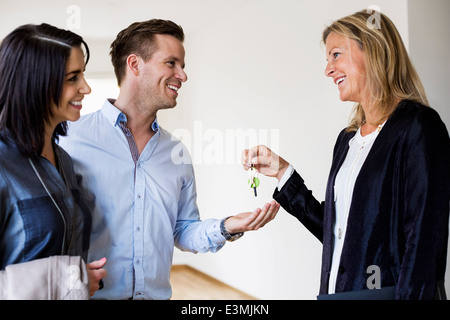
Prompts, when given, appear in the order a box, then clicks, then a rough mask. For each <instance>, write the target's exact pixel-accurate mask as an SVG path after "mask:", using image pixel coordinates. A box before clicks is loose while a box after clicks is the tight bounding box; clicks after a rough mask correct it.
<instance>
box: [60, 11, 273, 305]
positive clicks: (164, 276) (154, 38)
mask: <svg viewBox="0 0 450 320" xmlns="http://www.w3.org/2000/svg"><path fill="white" fill-rule="evenodd" d="M183 40H184V34H183V30H182V29H181V27H180V26H178V25H176V24H174V23H173V22H171V21H165V20H156V19H153V20H149V21H145V22H139V23H134V24H132V25H130V26H129V27H128V28H126V29H125V30H123V31H121V32H120V33H119V34H118V36H117V38H116V40H115V41H114V42H113V44H112V45H111V58H112V63H113V66H114V71H115V73H116V77H117V80H118V83H119V86H120V93H119V96H118V98H117V100H113V99H108V100H106V101H105V103H104V105H103V107H102V108H101V110H99V111H97V112H94V113H91V114H89V115H86V116H83V117H82V118H81V119H80V120H79V121H77V122H74V123H70V126H69V130H68V136H67V137H64V138H61V141H60V145H61V146H62V147H63V148H64V149H65V150H66V151H67V152H68V153H69V154H70V155H71V157H72V158H73V160H74V166H75V170H76V171H77V173H79V174H81V175H82V176H83V182H84V187H85V188H86V189H87V190H89V191H90V192H91V193H92V195H91V197H90V198H91V200H92V203H91V206H92V209H93V228H92V235H91V246H90V251H89V260H98V259H100V258H103V257H106V258H107V259H108V264H107V266H106V267H105V269H107V271H108V277H107V278H105V279H104V288H103V290H101V291H97V293H96V294H95V296H94V298H106V299H169V298H170V297H171V287H170V282H169V276H170V269H171V266H172V256H173V249H174V246H177V247H178V248H179V249H181V250H184V251H192V252H208V251H210V252H216V251H218V250H219V249H220V248H222V247H223V245H224V244H225V242H226V240H230V241H232V240H235V239H237V238H238V237H240V236H241V235H242V234H243V232H246V231H250V230H257V229H258V228H260V227H262V226H264V225H265V224H266V223H267V222H269V221H270V220H272V219H273V218H274V217H275V215H276V213H277V212H278V209H279V205H278V204H277V203H275V202H274V201H272V202H271V203H267V204H266V205H264V207H263V208H262V209H259V208H258V209H256V210H255V211H253V212H246V213H241V214H238V215H236V216H232V217H229V218H225V219H220V220H217V219H208V220H205V221H201V220H200V216H199V212H198V208H197V205H196V196H197V195H196V188H195V178H194V172H193V167H192V165H191V161H189V159H190V158H189V154H188V153H187V151H186V150H185V149H184V148H183V149H182V150H181V152H183V153H184V154H183V155H180V154H179V153H178V150H179V149H180V148H179V146H180V143H181V142H180V141H178V140H176V139H175V138H174V137H173V136H172V135H171V134H170V133H169V132H167V131H166V130H164V129H163V128H161V127H160V126H159V125H158V122H157V118H156V114H157V111H158V110H161V109H168V108H173V107H175V105H176V98H177V96H178V90H179V89H180V88H181V85H182V83H184V82H185V81H186V80H187V76H186V73H185V72H184V55H185V53H184V47H183V44H182V42H183ZM174 148H177V149H176V150H177V153H178V154H177V156H180V157H182V159H183V160H184V161H183V162H182V163H181V164H180V161H179V159H172V158H171V157H172V153H173V152H172V150H173V149H174ZM173 160H176V161H173ZM186 160H187V161H186Z"/></svg>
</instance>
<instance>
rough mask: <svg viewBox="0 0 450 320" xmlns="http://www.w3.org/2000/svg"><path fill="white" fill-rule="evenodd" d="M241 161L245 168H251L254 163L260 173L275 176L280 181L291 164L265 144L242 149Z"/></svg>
mask: <svg viewBox="0 0 450 320" xmlns="http://www.w3.org/2000/svg"><path fill="white" fill-rule="evenodd" d="M241 162H242V166H243V167H244V170H248V169H250V168H251V166H252V165H253V166H254V167H255V169H256V170H258V172H259V173H261V174H263V175H265V176H268V177H275V178H277V179H278V181H280V179H281V178H282V177H283V174H284V173H285V172H286V169H287V168H288V166H289V163H288V162H287V161H286V160H284V159H283V158H281V157H280V156H279V155H277V154H276V153H275V152H273V151H272V150H270V149H269V148H268V147H266V146H263V145H259V146H256V147H254V148H251V149H245V150H244V151H242V156H241Z"/></svg>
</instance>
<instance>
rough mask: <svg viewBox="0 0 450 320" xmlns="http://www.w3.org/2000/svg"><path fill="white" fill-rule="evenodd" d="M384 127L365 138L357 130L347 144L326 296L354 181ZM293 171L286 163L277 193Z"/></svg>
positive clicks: (335, 270)
mask: <svg viewBox="0 0 450 320" xmlns="http://www.w3.org/2000/svg"><path fill="white" fill-rule="evenodd" d="M383 125H384V123H383V124H382V125H380V126H379V127H378V128H377V130H375V131H374V132H372V133H371V134H368V135H366V136H364V137H363V136H361V128H359V129H358V131H357V132H356V134H355V136H354V137H353V138H352V139H351V140H350V141H349V147H350V148H349V150H348V152H347V156H346V157H345V160H344V162H343V164H342V166H341V168H340V169H339V172H338V174H337V176H336V180H335V184H334V201H335V207H336V221H335V225H334V249H333V259H332V264H331V273H330V281H329V284H328V293H329V294H332V293H334V292H335V288H336V279H337V274H338V269H339V261H340V257H341V253H342V248H343V246H344V239H345V231H346V229H347V218H348V213H349V210H350V204H351V202H352V195H353V188H354V186H355V181H356V178H357V177H358V174H359V171H360V170H361V167H362V166H363V164H364V161H365V160H366V158H367V155H368V154H369V151H370V149H371V148H372V145H373V143H374V141H375V139H376V138H377V136H378V134H379V132H380V130H381V128H382V127H383ZM293 172H294V167H293V166H292V165H291V164H289V167H288V168H287V169H286V172H285V173H284V175H283V177H282V178H281V180H280V182H279V183H278V190H281V188H282V187H283V185H284V184H285V183H286V181H287V180H288V179H289V178H290V176H291V175H292V173H293Z"/></svg>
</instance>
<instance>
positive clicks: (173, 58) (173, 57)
mask: <svg viewBox="0 0 450 320" xmlns="http://www.w3.org/2000/svg"><path fill="white" fill-rule="evenodd" d="M166 60H174V61H177V62H180V59H178V58H177V57H175V56H170V57H168V58H167V59H166ZM185 66H186V64H185V63H183V65H182V66H181V68H183V69H184V67H185Z"/></svg>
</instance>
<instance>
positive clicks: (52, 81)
mask: <svg viewBox="0 0 450 320" xmlns="http://www.w3.org/2000/svg"><path fill="white" fill-rule="evenodd" d="M81 45H83V46H84V49H85V56H86V63H87V62H88V60H89V48H88V46H87V44H86V43H85V42H84V40H83V38H82V37H80V36H79V35H77V34H75V33H73V32H71V31H68V30H63V29H59V28H56V27H54V26H51V25H49V24H45V23H43V24H41V25H32V24H27V25H23V26H20V27H18V28H17V29H15V30H14V31H12V32H11V33H10V34H8V35H7V36H6V38H5V39H4V40H3V41H2V43H1V45H0V139H2V140H4V141H7V140H9V139H10V138H12V139H13V140H14V141H15V143H16V144H17V147H18V149H19V150H20V152H21V153H22V154H24V155H25V156H29V157H34V156H38V155H39V154H40V153H41V152H42V148H43V147H44V135H45V132H44V128H45V124H46V123H48V122H49V121H50V119H51V117H52V106H53V105H56V106H59V101H60V97H61V92H62V87H63V81H64V77H65V72H66V62H67V60H68V59H69V56H70V52H71V50H72V48H73V47H81ZM66 134H67V123H66V122H62V123H60V124H58V125H57V127H56V128H55V131H54V132H53V139H57V138H58V136H60V135H62V136H65V135H66ZM7 137H9V138H7Z"/></svg>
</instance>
